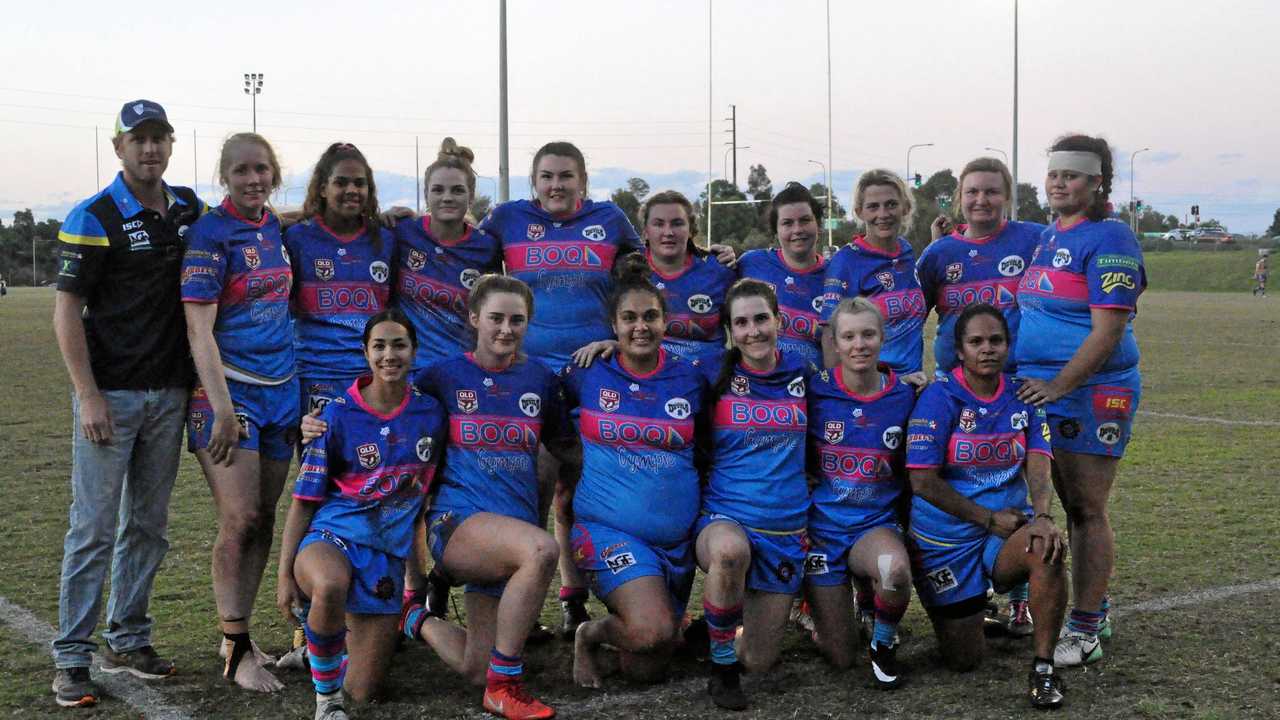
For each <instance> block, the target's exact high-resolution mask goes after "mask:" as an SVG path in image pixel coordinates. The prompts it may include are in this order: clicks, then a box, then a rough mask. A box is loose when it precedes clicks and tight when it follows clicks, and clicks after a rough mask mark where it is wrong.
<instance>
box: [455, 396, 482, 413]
mask: <svg viewBox="0 0 1280 720" xmlns="http://www.w3.org/2000/svg"><path fill="white" fill-rule="evenodd" d="M457 396H458V409H459V410H461V411H462V412H464V413H467V414H468V415H470V414H471V413H473V412H475V411H476V410H477V409H478V408H479V407H480V400H479V398H477V397H476V391H475V390H459V391H458V393H457Z"/></svg>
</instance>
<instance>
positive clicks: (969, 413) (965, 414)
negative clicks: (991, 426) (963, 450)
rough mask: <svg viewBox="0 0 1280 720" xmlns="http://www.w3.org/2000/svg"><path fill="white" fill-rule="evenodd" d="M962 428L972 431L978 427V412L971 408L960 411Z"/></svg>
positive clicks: (968, 431)
mask: <svg viewBox="0 0 1280 720" xmlns="http://www.w3.org/2000/svg"><path fill="white" fill-rule="evenodd" d="M960 429H961V430H963V431H965V432H967V433H971V432H973V431H974V430H977V429H978V414H977V413H975V412H974V411H973V410H972V409H970V408H964V409H963V410H961V411H960Z"/></svg>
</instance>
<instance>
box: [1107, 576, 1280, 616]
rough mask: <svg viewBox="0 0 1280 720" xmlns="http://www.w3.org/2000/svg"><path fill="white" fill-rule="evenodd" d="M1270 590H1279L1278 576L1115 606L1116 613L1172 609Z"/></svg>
mask: <svg viewBox="0 0 1280 720" xmlns="http://www.w3.org/2000/svg"><path fill="white" fill-rule="evenodd" d="M1271 590H1280V578H1272V579H1271V580H1262V581H1260V582H1254V583H1247V584H1245V585H1227V586H1225V587H1217V588H1208V589H1207V590H1194V591H1192V592H1189V593H1183V594H1180V595H1170V596H1168V597H1162V598H1155V599H1153V600H1147V601H1145V602H1140V603H1136V604H1134V605H1121V606H1120V607H1118V608H1116V614H1117V615H1126V614H1128V613H1140V612H1159V611H1161V610H1172V609H1173V608H1180V607H1187V606H1189V605H1201V604H1204V603H1209V602H1214V601H1216V600H1225V599H1226V598H1229V597H1235V596H1236V595H1247V594H1250V593H1258V592H1267V591H1271Z"/></svg>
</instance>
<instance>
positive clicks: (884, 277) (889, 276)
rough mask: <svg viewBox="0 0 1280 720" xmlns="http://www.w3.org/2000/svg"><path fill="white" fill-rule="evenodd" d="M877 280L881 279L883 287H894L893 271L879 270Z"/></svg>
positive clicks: (889, 288)
mask: <svg viewBox="0 0 1280 720" xmlns="http://www.w3.org/2000/svg"><path fill="white" fill-rule="evenodd" d="M876 280H878V281H880V285H881V287H883V288H884V289H885V290H892V289H893V273H891V272H878V273H876Z"/></svg>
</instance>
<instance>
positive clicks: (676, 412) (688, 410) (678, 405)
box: [666, 397, 693, 420]
mask: <svg viewBox="0 0 1280 720" xmlns="http://www.w3.org/2000/svg"><path fill="white" fill-rule="evenodd" d="M666 411H667V414H668V415H670V416H671V417H673V418H675V419H676V420H684V419H685V418H687V417H689V416H690V415H691V414H693V406H692V405H690V404H689V401H688V400H685V399H684V398H682V397H674V398H671V399H670V400H668V401H667V406H666Z"/></svg>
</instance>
